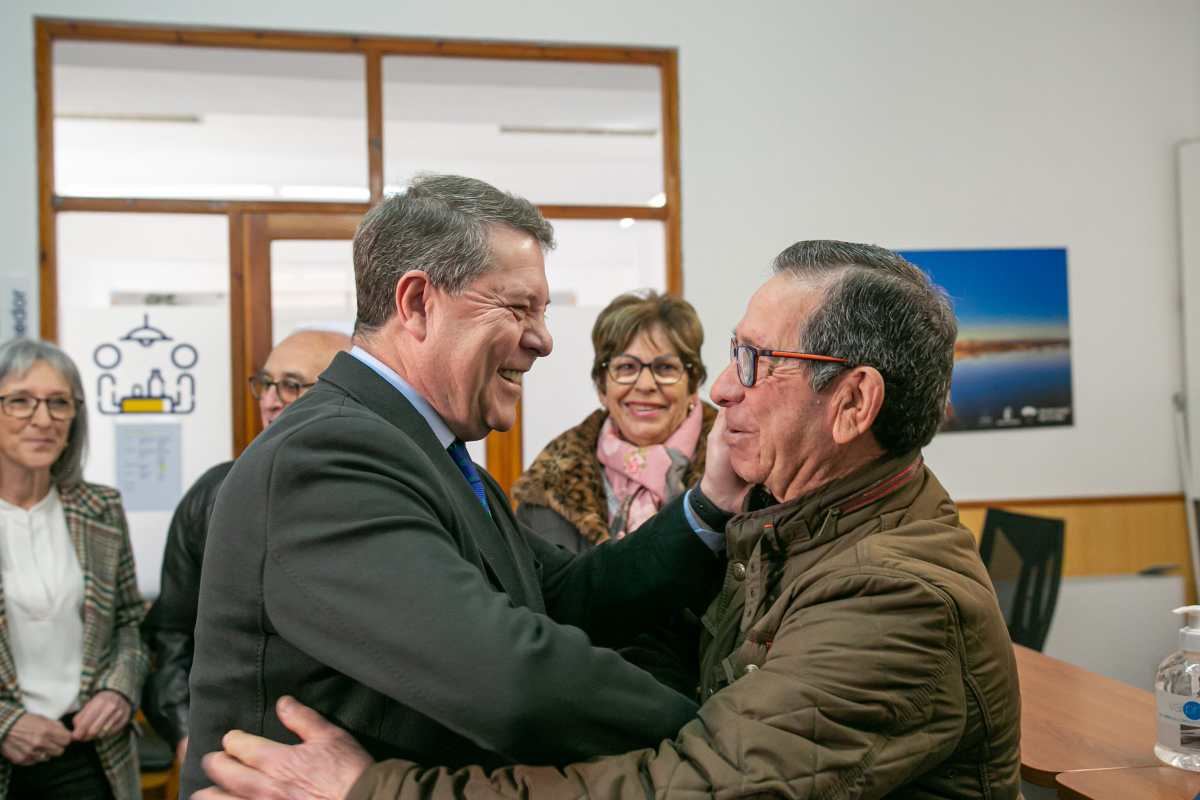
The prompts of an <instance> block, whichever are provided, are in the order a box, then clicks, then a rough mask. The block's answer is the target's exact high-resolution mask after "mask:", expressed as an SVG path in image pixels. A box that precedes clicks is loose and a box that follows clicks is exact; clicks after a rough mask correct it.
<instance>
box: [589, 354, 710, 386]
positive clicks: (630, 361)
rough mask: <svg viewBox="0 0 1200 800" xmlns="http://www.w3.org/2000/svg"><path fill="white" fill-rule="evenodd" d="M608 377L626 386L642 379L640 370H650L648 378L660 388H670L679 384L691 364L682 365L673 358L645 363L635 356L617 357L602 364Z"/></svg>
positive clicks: (661, 358) (663, 358)
mask: <svg viewBox="0 0 1200 800" xmlns="http://www.w3.org/2000/svg"><path fill="white" fill-rule="evenodd" d="M604 367H605V369H606V370H607V371H608V377H609V378H611V379H612V381H613V382H614V383H620V384H624V385H628V384H631V383H637V381H638V378H640V377H642V370H644V369H648V370H650V377H652V378H654V382H655V383H657V384H659V385H660V386H670V385H671V384H674V383H679V381H681V380H682V379H683V376H684V375H687V373H688V370H689V369H691V367H692V365H691V364H684V363H683V362H682V361H680V360H679V359H678V358H676V357H675V356H659V357H658V358H656V359H654V360H653V361H651V362H649V363H647V362H645V361H642V360H641V359H640V358H638V357H637V356H624V355H622V356H617V357H616V358H614V359H613V360H611V361H606V362H604Z"/></svg>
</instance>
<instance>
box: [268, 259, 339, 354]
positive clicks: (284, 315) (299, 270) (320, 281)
mask: <svg viewBox="0 0 1200 800" xmlns="http://www.w3.org/2000/svg"><path fill="white" fill-rule="evenodd" d="M353 265H354V261H353V253H352V246H351V242H350V240H349V239H345V240H341V239H337V240H320V241H317V240H277V241H273V242H271V326H272V337H271V338H272V342H273V344H279V343H280V342H281V341H283V340H284V339H285V338H286V337H287V336H289V335H291V334H292V333H294V332H296V331H298V330H301V329H304V328H318V329H321V330H338V331H342V332H344V333H346V334H350V333H353V331H354V315H355V314H356V313H357V312H358V303H357V301H356V298H355V294H354V266H353Z"/></svg>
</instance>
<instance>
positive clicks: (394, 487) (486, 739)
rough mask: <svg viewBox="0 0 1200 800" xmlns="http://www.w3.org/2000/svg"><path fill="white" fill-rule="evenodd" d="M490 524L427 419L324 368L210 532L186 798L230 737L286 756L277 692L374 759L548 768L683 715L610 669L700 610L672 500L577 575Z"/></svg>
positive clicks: (694, 552)
mask: <svg viewBox="0 0 1200 800" xmlns="http://www.w3.org/2000/svg"><path fill="white" fill-rule="evenodd" d="M484 481H485V485H486V489H487V495H488V501H489V503H490V505H491V509H492V514H493V515H494V519H493V518H491V517H489V516H488V514H487V512H485V511H484V509H483V507H482V506H481V505H480V503H479V501H478V500H477V499H476V498H475V496H474V495H473V494H472V493H471V489H470V486H469V485H468V483H467V481H466V479H465V478H464V477H463V476H462V473H461V472H459V470H458V468H457V467H456V466H455V464H454V462H453V461H452V460H451V458H450V456H449V454H448V453H447V452H446V451H445V450H444V449H443V448H442V446H441V444H440V443H439V442H438V440H437V438H436V437H435V436H434V434H433V432H432V430H431V429H430V428H429V425H428V424H427V423H426V422H425V420H424V419H423V418H422V417H421V416H420V414H418V413H417V411H416V410H415V409H414V408H413V407H412V405H411V404H409V403H408V401H407V400H405V399H404V397H403V396H402V395H401V394H400V393H399V392H397V391H396V390H395V389H394V388H393V387H392V386H391V385H389V384H388V383H387V382H386V381H385V380H383V379H382V378H380V377H379V376H378V375H376V374H375V373H374V372H373V371H372V370H371V369H370V368H368V367H366V366H365V365H363V364H362V363H360V362H359V361H358V360H357V359H355V358H353V357H352V356H350V355H347V354H339V355H338V356H337V358H336V359H335V360H334V361H333V363H332V364H331V365H330V367H329V369H328V370H326V372H325V373H324V374H323V375H322V376H321V379H320V381H319V383H318V384H317V386H316V387H314V388H313V389H312V390H311V391H309V392H308V393H307V394H305V396H304V397H302V398H301V399H300V400H298V401H297V402H296V403H294V404H293V405H292V406H291V407H289V408H288V410H287V411H286V412H285V413H284V414H283V415H282V416H281V417H280V418H279V419H278V420H276V421H275V422H274V424H272V425H271V427H270V428H268V429H267V430H266V431H265V432H264V433H263V434H262V435H260V436H259V437H258V438H257V439H256V440H255V441H254V442H253V443H252V444H251V445H250V447H249V448H248V449H247V450H246V452H245V453H244V454H243V455H242V457H241V458H239V459H238V461H237V463H236V464H235V465H234V467H233V470H232V471H231V472H230V474H229V476H228V477H227V478H226V480H225V482H224V484H223V486H222V489H221V492H220V495H219V497H218V499H217V505H216V508H215V510H214V513H213V520H212V524H211V528H210V533H209V542H208V547H207V548H206V551H205V556H204V567H203V574H202V577H201V587H200V609H199V618H198V622H197V627H196V654H195V661H194V664H193V668H192V676H191V695H192V725H191V734H192V738H191V743H190V746H189V749H188V759H187V764H186V765H185V768H184V776H183V789H184V792H185V794H184V796H187V794H188V793H190V792H191V791H194V790H196V789H198V788H200V787H202V786H204V785H207V784H208V781H207V780H206V779H205V778H204V776H203V775H202V772H201V770H200V763H199V762H200V758H201V757H202V756H203V755H204V754H205V753H207V752H210V751H213V750H217V749H220V737H221V736H222V735H223V734H224V733H225V732H226V731H227V730H229V729H231V728H239V729H241V730H245V731H250V732H252V733H259V734H262V735H265V736H268V737H271V738H273V739H278V740H283V741H289V742H292V741H295V737H294V736H292V735H291V734H290V733H289V732H288V731H287V730H286V729H285V728H283V726H282V725H281V724H280V722H279V720H278V718H277V717H276V716H275V710H274V704H275V701H276V699H277V698H279V697H280V696H281V695H283V694H292V695H295V696H296V697H298V698H299V699H300V700H301V701H303V702H305V703H308V704H310V705H312V706H314V707H316V708H317V709H318V710H320V711H321V712H322V713H324V714H325V715H327V716H328V717H330V718H331V719H333V720H334V721H335V722H337V723H338V724H340V725H342V726H343V727H345V728H346V729H348V730H349V731H350V732H352V733H353V734H354V735H355V736H356V737H357V738H359V740H360V741H362V742H363V744H364V745H365V746H366V747H367V748H368V749H369V750H370V751H371V752H372V754H373V755H375V756H376V757H377V758H385V757H397V756H398V757H405V758H410V759H414V760H416V761H419V762H422V763H429V764H446V765H449V766H457V765H464V764H484V765H499V764H503V763H516V762H521V763H533V764H563V763H568V762H571V761H577V760H580V759H583V758H587V757H590V756H594V755H597V754H602V753H619V752H624V751H626V750H629V749H632V748H637V747H644V746H647V745H653V744H656V743H657V742H658V741H660V740H661V739H663V738H665V737H670V736H673V735H674V734H675V732H676V731H677V730H678V729H679V728H680V727H681V726H682V725H683V723H685V722H686V721H687V720H688V719H690V718H691V717H692V716H693V715H694V713H695V710H696V705H695V703H694V702H693V701H692V700H691V699H689V698H686V697H684V696H683V695H680V694H678V693H676V692H674V691H673V690H671V689H668V688H666V687H665V686H663V685H661V684H659V683H658V682H656V681H655V680H654V679H653V678H652V677H651V676H650V675H649V674H648V673H646V672H643V671H642V670H640V669H638V668H636V667H633V666H632V665H630V664H629V663H628V662H626V661H624V660H623V659H621V657H620V656H618V655H617V654H616V653H615V652H614V651H612V650H608V649H603V648H601V647H597V646H596V645H597V644H605V645H611V646H617V645H620V644H622V643H623V642H625V641H628V640H629V639H631V638H632V637H633V636H634V635H636V634H637V633H639V632H640V631H642V630H644V629H645V628H646V627H647V626H649V625H652V624H657V623H658V622H660V621H661V619H662V617H663V616H665V615H666V614H668V613H670V612H671V611H673V610H674V609H678V608H680V607H685V606H686V607H689V608H693V609H702V608H703V607H704V605H706V603H707V602H708V601H709V600H710V599H711V597H712V596H713V595H714V594H715V590H716V588H717V586H718V584H719V582H720V572H721V567H722V564H721V562H720V561H719V560H718V559H717V558H716V557H714V556H713V555H712V553H711V552H709V551H708V550H707V548H705V546H704V545H703V544H702V543H701V542H700V541H699V540H698V539H697V537H696V536H695V535H694V534H693V533H692V532H691V530H690V529H689V528H688V526H687V524H686V521H685V519H684V517H683V513H682V509H681V505H680V504H679V503H678V502H676V503H674V504H672V505H671V506H670V507H668V508H666V509H664V510H663V512H662V513H661V514H660V515H659V516H658V517H656V518H655V519H654V520H652V521H651V522H650V523H647V525H646V526H643V528H642V529H641V530H639V531H638V532H636V533H635V534H633V535H631V536H628V537H626V538H624V539H622V540H621V541H619V542H615V543H612V544H610V545H606V546H604V547H601V548H597V549H595V550H593V551H590V552H589V553H587V554H584V555H581V556H572V555H571V554H569V553H567V552H566V551H563V550H561V549H559V548H555V547H553V546H552V545H549V544H547V543H545V542H543V541H541V540H540V539H539V538H538V537H537V536H534V535H532V534H527V533H526V532H524V531H522V530H521V529H520V528H519V526H518V525H517V523H516V521H515V519H514V518H513V516H512V513H511V509H510V505H509V502H508V498H506V497H505V496H504V494H503V492H502V491H501V490H500V488H499V487H498V486H497V485H496V483H495V482H494V481H493V480H492V479H491V477H490V476H488V475H486V473H484Z"/></svg>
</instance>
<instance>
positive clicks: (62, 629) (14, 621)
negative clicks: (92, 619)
mask: <svg viewBox="0 0 1200 800" xmlns="http://www.w3.org/2000/svg"><path fill="white" fill-rule="evenodd" d="M0 580H3V582H4V603H5V606H6V608H7V611H8V647H9V649H10V650H11V651H12V657H13V662H14V664H15V665H16V668H17V680H18V682H19V683H20V685H21V692H22V694H23V696H24V697H23V700H24V706H25V709H26V710H27V711H30V712H32V713H34V714H41V715H42V716H44V717H49V718H50V719H58V718H59V717H61V716H62V715H64V714H66V713H67V712H69V711H75V710H77V709H78V708H79V703H78V700H79V685H80V684H79V682H80V676H81V673H82V671H83V571H82V570H81V569H80V568H79V559H78V558H77V557H76V555H75V548H74V546H72V544H71V537H70V535H69V534H68V533H67V518H66V515H65V514H64V513H63V507H62V501H61V500H60V499H59V497H58V490H57V489H55V488H54V487H51V488H50V493H49V494H47V495H46V496H45V497H44V498H42V500H41V501H40V502H38V504H37V505H35V506H34V507H33V508H31V509H29V510H25V509H23V508H20V507H18V506H14V505H12V504H10V503H6V502H4V501H3V500H0Z"/></svg>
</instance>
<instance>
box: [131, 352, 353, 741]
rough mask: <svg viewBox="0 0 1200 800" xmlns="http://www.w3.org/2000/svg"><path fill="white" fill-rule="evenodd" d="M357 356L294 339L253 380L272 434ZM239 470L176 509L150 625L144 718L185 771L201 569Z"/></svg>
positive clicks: (192, 493)
mask: <svg viewBox="0 0 1200 800" xmlns="http://www.w3.org/2000/svg"><path fill="white" fill-rule="evenodd" d="M349 349H350V337H349V336H347V335H345V334H344V333H336V332H334V331H317V330H305V331H298V332H297V333H293V334H292V335H291V336H288V337H287V338H286V339H284V340H283V341H282V342H280V343H279V345H278V346H277V347H276V348H275V349H274V350H272V351H271V354H270V355H269V356H267V361H266V363H265V364H263V368H262V369H261V370H259V371H258V372H256V373H255V374H254V375H252V376H251V377H250V391H251V392H252V393H253V395H254V398H255V399H256V400H257V401H258V411H259V414H260V416H261V418H262V424H263V427H264V428H266V427H267V426H268V425H270V424H271V423H272V422H274V421H275V418H276V417H278V416H279V415H280V414H282V413H283V410H284V409H285V408H287V407H288V406H289V405H291V404H292V403H293V402H294V401H295V400H296V399H297V398H298V397H300V395H302V394H304V393H305V392H306V391H308V389H309V388H310V387H311V386H312V385H313V384H314V383H316V380H317V376H318V375H320V374H321V372H323V371H324V369H325V368H326V367H327V366H329V362H330V361H332V360H333V357H334V356H335V355H336V354H337V353H338V352H340V351H342V350H349ZM232 467H233V462H232V461H226V462H224V463H221V464H217V465H216V466H215V467H212V468H211V469H209V470H208V471H207V472H205V473H204V474H203V475H201V476H200V478H199V479H198V480H197V481H196V482H195V483H194V484H192V486H191V488H190V489H188V491H187V493H186V494H184V496H183V499H181V500H180V501H179V504H178V505H177V506H176V507H175V514H174V516H172V517H171V526H170V528H169V529H168V530H167V545H166V550H165V551H164V553H163V563H162V577H161V582H160V585H159V595H158V599H157V600H155V601H154V605H153V607H151V609H150V613H149V614H148V615H147V617H146V620H145V622H143V623H142V635H143V637H144V638H145V639H146V643H147V644H148V645H149V647H150V651H151V654H152V658H153V663H154V664H155V669H154V671H153V672H151V673H150V677H149V678H148V679H147V680H146V686H145V690H144V700H143V710H144V712H145V714H146V718H147V719H148V720H149V721H150V723H151V724H152V725H153V726H154V728H155V730H157V731H158V732H159V734H160V735H161V736H162V737H163V738H165V739H166V740H167V741H168V742H170V743H171V744H172V745H173V746H174V748H175V754H176V757H177V758H178V759H179V760H180V762H181V763H182V761H183V757H184V755H185V753H186V752H187V743H188V716H189V713H188V712H189V695H188V675H189V673H190V672H191V669H192V655H193V650H194V643H195V640H194V633H193V632H194V631H195V628H196V601H197V598H198V597H199V594H200V565H201V563H202V562H203V559H204V543H205V541H206V540H207V539H208V520H209V517H211V516H212V509H213V503H215V502H216V499H217V490H218V489H220V488H221V482H222V481H224V480H225V476H226V475H227V474H229V470H230V468H232Z"/></svg>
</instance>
